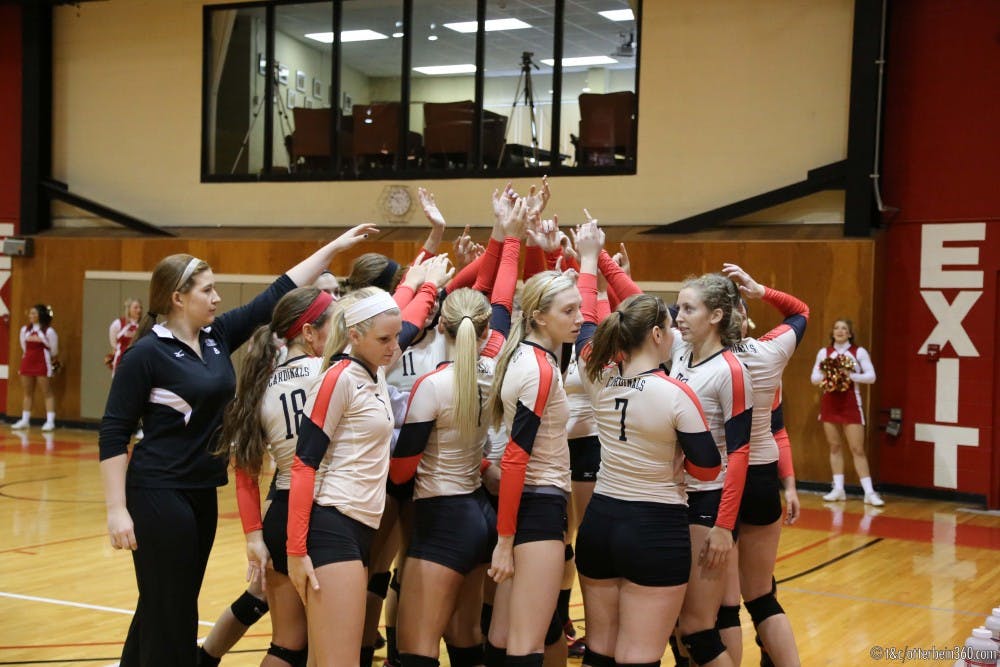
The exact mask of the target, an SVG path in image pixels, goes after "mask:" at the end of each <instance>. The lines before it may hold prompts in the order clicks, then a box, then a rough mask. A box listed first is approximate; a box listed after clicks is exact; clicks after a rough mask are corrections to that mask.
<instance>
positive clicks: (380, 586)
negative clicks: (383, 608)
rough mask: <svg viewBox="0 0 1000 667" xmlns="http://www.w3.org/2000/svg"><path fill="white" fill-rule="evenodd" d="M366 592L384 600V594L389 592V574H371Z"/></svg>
mask: <svg viewBox="0 0 1000 667" xmlns="http://www.w3.org/2000/svg"><path fill="white" fill-rule="evenodd" d="M368 592H369V593H374V594H375V595H377V596H379V597H380V598H382V599H383V600H384V599H385V596H386V594H388V592H389V573H388V572H379V573H378V574H373V575H372V576H371V578H370V579H369V580H368ZM397 592H398V591H397Z"/></svg>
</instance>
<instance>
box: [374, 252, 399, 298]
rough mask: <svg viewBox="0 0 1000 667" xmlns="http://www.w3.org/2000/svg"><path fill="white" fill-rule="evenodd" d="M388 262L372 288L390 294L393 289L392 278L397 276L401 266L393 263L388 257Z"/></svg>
mask: <svg viewBox="0 0 1000 667" xmlns="http://www.w3.org/2000/svg"><path fill="white" fill-rule="evenodd" d="M386 261H387V264H386V265H385V268H384V269H382V271H381V273H379V274H378V277H377V278H376V279H375V280H373V281H372V286H373V287H379V288H381V289H384V290H385V291H386V292H388V291H389V289H390V288H391V287H392V277H393V276H395V275H396V271H397V270H399V264H397V263H396V262H394V261H392V260H391V259H389V258H388V257H386Z"/></svg>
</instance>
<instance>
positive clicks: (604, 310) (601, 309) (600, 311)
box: [597, 293, 611, 322]
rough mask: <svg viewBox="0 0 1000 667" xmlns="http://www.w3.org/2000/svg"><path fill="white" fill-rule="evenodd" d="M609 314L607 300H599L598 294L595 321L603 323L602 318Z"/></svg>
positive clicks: (609, 305)
mask: <svg viewBox="0 0 1000 667" xmlns="http://www.w3.org/2000/svg"><path fill="white" fill-rule="evenodd" d="M610 314H611V302H610V301H608V299H607V298H603V299H602V298H601V295H600V293H598V295H597V321H598V322H603V321H604V318H605V317H607V316H608V315H610Z"/></svg>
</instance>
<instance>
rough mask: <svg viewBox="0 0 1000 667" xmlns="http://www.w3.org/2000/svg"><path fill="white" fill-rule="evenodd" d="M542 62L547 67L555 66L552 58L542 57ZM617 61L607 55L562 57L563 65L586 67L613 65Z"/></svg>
mask: <svg viewBox="0 0 1000 667" xmlns="http://www.w3.org/2000/svg"><path fill="white" fill-rule="evenodd" d="M542 62H543V63H545V64H546V65H548V66H549V67H555V64H556V61H555V59H553V58H543V59H542ZM617 62H618V61H617V60H615V59H614V58H609V57H608V56H580V57H579V58H563V59H562V66H563V67H586V66H587V65H613V64H615V63H617Z"/></svg>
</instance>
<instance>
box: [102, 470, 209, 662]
mask: <svg viewBox="0 0 1000 667" xmlns="http://www.w3.org/2000/svg"><path fill="white" fill-rule="evenodd" d="M125 498H126V500H125V504H126V507H127V508H128V512H129V514H130V515H131V516H132V522H133V524H134V525H135V539H136V543H137V544H138V547H139V548H138V549H137V550H136V551H133V552H132V562H133V563H134V564H135V580H136V584H138V587H139V601H138V603H136V608H135V616H133V617H132V625H131V626H129V629H128V637H127V638H126V639H125V647H124V648H123V649H122V659H121V665H122V667H159V666H161V665H162V666H163V667H188V666H190V667H194V665H195V664H196V663H197V655H198V653H197V652H198V646H197V643H196V642H197V640H198V593H199V591H200V590H201V582H202V579H204V577H205V567H206V566H207V565H208V554H209V552H211V550H212V542H214V541H215V525H216V523H217V521H218V518H219V509H218V501H217V499H216V494H215V489H192V490H180V489H145V488H136V487H129V488H128V489H127V490H126V494H125Z"/></svg>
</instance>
